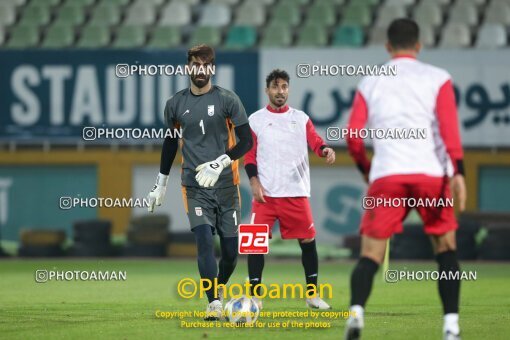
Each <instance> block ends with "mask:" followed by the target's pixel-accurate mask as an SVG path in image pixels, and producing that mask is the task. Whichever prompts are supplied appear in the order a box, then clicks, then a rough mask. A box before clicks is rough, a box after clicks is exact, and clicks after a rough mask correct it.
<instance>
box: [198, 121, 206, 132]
mask: <svg viewBox="0 0 510 340" xmlns="http://www.w3.org/2000/svg"><path fill="white" fill-rule="evenodd" d="M198 125H200V127H201V128H202V134H203V135H205V128H204V120H203V119H200V123H198Z"/></svg>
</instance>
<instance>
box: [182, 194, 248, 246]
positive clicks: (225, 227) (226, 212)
mask: <svg viewBox="0 0 510 340" xmlns="http://www.w3.org/2000/svg"><path fill="white" fill-rule="evenodd" d="M182 198H183V201H184V208H185V209H186V214H187V215H188V219H189V224H190V228H191V230H193V228H195V227H196V226H198V225H202V224H209V225H211V226H213V232H216V233H218V235H220V236H222V237H233V236H237V232H238V225H239V222H240V220H241V200H240V198H239V186H238V185H234V186H231V187H227V188H219V189H204V188H197V187H186V186H183V187H182Z"/></svg>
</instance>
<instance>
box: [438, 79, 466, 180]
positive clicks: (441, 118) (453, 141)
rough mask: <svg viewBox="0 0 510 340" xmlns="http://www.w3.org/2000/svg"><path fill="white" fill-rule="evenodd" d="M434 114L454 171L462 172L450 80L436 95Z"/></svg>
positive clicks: (461, 157)
mask: <svg viewBox="0 0 510 340" xmlns="http://www.w3.org/2000/svg"><path fill="white" fill-rule="evenodd" d="M436 114H437V120H438V123H439V133H440V134H441V138H442V139H443V142H444V144H445V146H446V151H447V152H448V155H449V156H450V159H451V161H452V164H453V167H454V169H455V173H459V172H463V170H462V169H459V168H460V167H462V159H463V157H464V153H463V151H462V145H461V142H460V132H459V120H458V114H457V107H456V105H455V93H454V91H453V85H452V81H451V80H448V81H447V82H445V83H444V84H443V86H441V88H440V89H439V93H438V95H437V102H436Z"/></svg>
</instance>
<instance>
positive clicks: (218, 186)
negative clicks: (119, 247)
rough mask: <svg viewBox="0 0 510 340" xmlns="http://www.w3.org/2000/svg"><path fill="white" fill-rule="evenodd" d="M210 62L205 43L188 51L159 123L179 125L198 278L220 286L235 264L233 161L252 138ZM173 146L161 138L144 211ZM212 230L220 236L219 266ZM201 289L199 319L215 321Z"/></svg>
mask: <svg viewBox="0 0 510 340" xmlns="http://www.w3.org/2000/svg"><path fill="white" fill-rule="evenodd" d="M214 61H215V54H214V50H213V49H212V48H210V47H209V46H206V45H199V46H195V47H192V48H191V49H190V50H189V51H188V65H189V66H190V67H194V72H193V73H192V74H191V75H190V87H189V88H186V89H184V90H182V91H179V92H177V93H176V94H175V95H174V96H173V97H171V98H170V99H169V100H168V101H167V103H166V107H165V123H166V125H167V127H168V128H172V129H173V128H181V129H182V142H181V152H182V157H183V160H182V176H181V180H182V196H183V200H184V207H185V210H186V214H187V215H188V219H189V222H190V228H191V231H193V233H194V235H195V240H196V245H197V253H198V255H197V256H198V259H197V260H198V270H199V272H200V277H201V278H202V279H208V280H210V282H213V281H214V279H215V278H217V279H218V283H219V284H226V283H227V281H228V279H229V278H230V276H231V274H232V272H233V271H234V268H235V266H236V262H237V243H238V236H237V235H238V233H237V229H238V222H239V221H240V219H241V215H240V214H241V211H240V201H239V171H238V159H239V158H241V157H242V156H243V155H244V154H245V153H246V152H247V151H248V150H249V149H250V148H251V146H252V137H251V131H250V127H249V125H248V118H247V116H246V112H245V109H244V107H243V104H242V103H241V101H240V100H239V97H238V96H237V95H236V94H235V93H233V92H231V91H229V90H226V89H223V88H221V87H219V86H216V85H212V84H211V74H209V73H208V72H207V70H209V69H210V67H211V66H212V65H214ZM204 71H205V72H204ZM236 136H237V138H238V139H239V142H238V143H236ZM177 148H178V142H177V139H175V138H170V137H167V138H165V141H164V143H163V149H162V152H161V164H160V173H159V175H158V177H157V179H156V185H155V186H154V188H153V189H152V191H151V192H150V193H149V200H150V206H149V211H150V212H152V211H153V210H154V205H158V206H159V205H161V203H162V202H163V198H164V196H165V192H166V185H167V182H168V174H169V173H170V167H171V165H172V163H173V160H174V158H175V155H176V153H177ZM214 234H218V235H219V237H220V245H221V259H220V261H219V270H218V265H217V263H216V258H215V256H214V242H213V235H214ZM205 286H206V285H205V284H204V288H205ZM206 293H207V299H208V301H209V304H208V306H207V311H206V317H205V320H219V319H220V318H221V314H222V310H223V306H222V302H221V301H220V297H219V295H218V292H215V291H214V290H213V289H209V290H207V292H206Z"/></svg>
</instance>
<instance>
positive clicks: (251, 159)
mask: <svg viewBox="0 0 510 340" xmlns="http://www.w3.org/2000/svg"><path fill="white" fill-rule="evenodd" d="M250 130H251V129H250ZM251 136H252V138H253V146H252V147H251V149H250V150H249V151H248V152H247V153H246V154H245V155H244V165H247V164H253V165H257V135H256V134H255V132H253V130H251Z"/></svg>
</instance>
